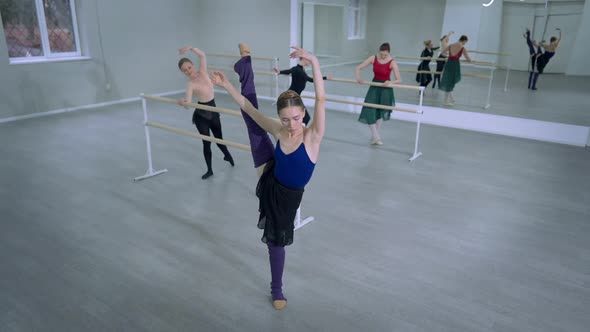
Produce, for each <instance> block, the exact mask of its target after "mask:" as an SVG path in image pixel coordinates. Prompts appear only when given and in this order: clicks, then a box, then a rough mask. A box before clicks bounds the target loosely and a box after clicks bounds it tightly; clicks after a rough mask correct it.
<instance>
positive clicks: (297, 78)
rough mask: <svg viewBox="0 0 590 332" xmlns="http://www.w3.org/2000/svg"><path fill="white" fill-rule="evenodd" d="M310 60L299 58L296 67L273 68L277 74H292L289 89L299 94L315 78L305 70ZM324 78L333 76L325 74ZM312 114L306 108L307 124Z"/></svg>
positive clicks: (304, 121)
mask: <svg viewBox="0 0 590 332" xmlns="http://www.w3.org/2000/svg"><path fill="white" fill-rule="evenodd" d="M309 64H310V62H309V60H307V59H299V63H298V64H297V65H296V66H295V67H291V68H289V69H285V70H279V69H278V68H276V67H275V68H273V70H274V71H275V73H277V75H279V74H280V75H291V86H289V90H293V91H295V92H297V94H298V95H301V92H303V90H304V89H305V85H306V84H307V82H312V83H313V78H312V77H309V75H307V73H306V72H305V67H307V66H309ZM322 79H324V80H330V79H332V76H323V77H322ZM309 120H310V116H309V112H308V111H307V109H306V110H305V117H304V118H303V123H304V124H305V125H306V126H307V124H308V123H309Z"/></svg>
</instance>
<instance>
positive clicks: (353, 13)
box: [348, 0, 367, 39]
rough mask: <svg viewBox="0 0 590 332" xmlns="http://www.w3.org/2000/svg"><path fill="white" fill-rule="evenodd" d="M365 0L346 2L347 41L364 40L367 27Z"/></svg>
mask: <svg viewBox="0 0 590 332" xmlns="http://www.w3.org/2000/svg"><path fill="white" fill-rule="evenodd" d="M366 8H367V0H349V2H348V39H364V38H365V30H366V25H367V23H366V22H367V10H366Z"/></svg>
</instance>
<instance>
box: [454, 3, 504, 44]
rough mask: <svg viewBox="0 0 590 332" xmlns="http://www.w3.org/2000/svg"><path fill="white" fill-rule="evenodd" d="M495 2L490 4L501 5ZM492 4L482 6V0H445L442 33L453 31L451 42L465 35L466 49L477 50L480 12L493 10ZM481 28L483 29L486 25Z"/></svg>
mask: <svg viewBox="0 0 590 332" xmlns="http://www.w3.org/2000/svg"><path fill="white" fill-rule="evenodd" d="M496 2H498V1H496ZM496 2H494V4H493V5H492V6H498V5H501V4H499V3H496ZM492 6H490V7H483V6H482V2H480V1H473V0H447V2H446V6H445V13H444V21H443V25H442V31H443V33H447V32H448V31H455V34H454V35H453V37H452V38H451V43H453V42H456V41H457V40H458V39H459V37H460V36H461V35H466V36H467V37H468V38H469V41H468V44H467V49H470V50H479V36H480V27H481V24H480V21H481V17H482V13H483V11H484V10H487V11H491V10H493V9H492ZM488 23H489V22H488ZM483 28H484V31H485V29H486V28H487V27H483ZM484 43H485V41H484Z"/></svg>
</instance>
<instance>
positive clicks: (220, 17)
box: [194, 0, 290, 64]
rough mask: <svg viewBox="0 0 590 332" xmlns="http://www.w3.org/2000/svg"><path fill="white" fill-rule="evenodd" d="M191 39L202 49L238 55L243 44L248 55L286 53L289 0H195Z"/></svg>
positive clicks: (284, 55)
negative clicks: (194, 27)
mask: <svg viewBox="0 0 590 332" xmlns="http://www.w3.org/2000/svg"><path fill="white" fill-rule="evenodd" d="M198 9H199V14H198V16H197V17H195V18H194V20H195V22H196V24H197V27H198V29H195V31H194V36H195V40H196V41H198V42H199V45H201V46H202V47H203V49H204V50H207V51H209V52H221V53H232V54H238V43H247V44H248V45H249V46H250V48H251V50H252V55H261V56H276V57H279V58H281V60H284V61H282V63H283V64H286V63H287V62H288V61H287V60H288V55H289V46H290V45H289V13H290V7H289V2H288V1H286V0H282V1H275V0H257V1H237V0H199V1H198Z"/></svg>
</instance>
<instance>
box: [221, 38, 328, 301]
mask: <svg viewBox="0 0 590 332" xmlns="http://www.w3.org/2000/svg"><path fill="white" fill-rule="evenodd" d="M292 48H293V49H294V51H293V52H292V53H291V54H290V57H291V58H298V57H300V58H303V59H306V60H309V61H310V62H311V65H312V69H313V77H314V87H315V107H314V114H313V121H312V122H311V125H310V126H309V128H306V127H305V126H304V125H303V116H304V115H305V106H304V105H303V100H302V99H301V97H300V96H299V94H297V93H296V92H294V91H291V90H287V91H285V92H283V93H281V95H280V96H279V98H278V100H277V112H278V116H279V119H278V120H277V119H275V118H271V117H268V116H266V115H264V114H263V113H262V112H260V111H259V110H257V109H256V108H255V107H254V106H253V105H252V103H251V102H250V101H249V100H248V99H247V98H245V97H244V96H242V95H241V94H240V92H239V91H238V90H237V89H236V88H235V87H234V86H233V85H232V84H231V82H230V81H229V80H228V79H227V78H226V77H225V75H224V74H223V73H221V72H215V73H212V75H211V79H212V81H213V83H214V84H216V85H218V86H220V87H222V88H224V89H225V90H227V92H228V93H229V94H230V96H231V97H232V98H233V99H234V100H235V101H236V103H238V105H239V106H240V108H241V109H242V110H244V112H246V113H247V114H248V115H249V116H250V117H251V118H252V119H253V120H254V121H255V122H256V123H257V124H258V126H260V127H261V128H263V129H264V130H265V131H267V132H268V133H270V134H272V135H273V136H274V137H275V139H276V147H275V148H274V156H273V157H274V158H273V159H272V160H270V161H269V162H268V163H267V164H266V167H265V169H264V173H263V174H262V176H261V177H260V179H259V181H258V185H257V187H256V195H257V196H258V198H259V211H260V216H259V220H258V227H259V228H260V229H264V234H263V236H262V242H264V243H266V244H267V247H268V255H269V261H270V272H271V283H270V287H271V298H272V305H273V307H274V308H275V309H277V310H281V309H283V308H284V307H285V306H286V305H287V299H286V298H285V296H284V295H283V289H282V286H283V281H282V278H283V270H284V267H285V246H288V245H290V244H292V243H293V230H294V226H295V225H294V221H295V217H296V214H297V209H298V208H299V204H300V203H301V199H302V198H303V191H304V187H305V186H306V185H307V183H308V182H309V180H310V179H311V176H312V174H313V171H314V169H315V165H316V163H317V161H318V157H319V153H320V143H321V142H322V138H323V136H324V132H325V127H326V94H325V90H324V81H323V80H322V73H321V71H320V63H319V61H318V59H317V58H316V57H315V56H314V55H312V54H310V53H308V52H307V51H305V50H304V49H302V48H300V47H297V46H293V47H292ZM250 129H251V127H248V130H250Z"/></svg>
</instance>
